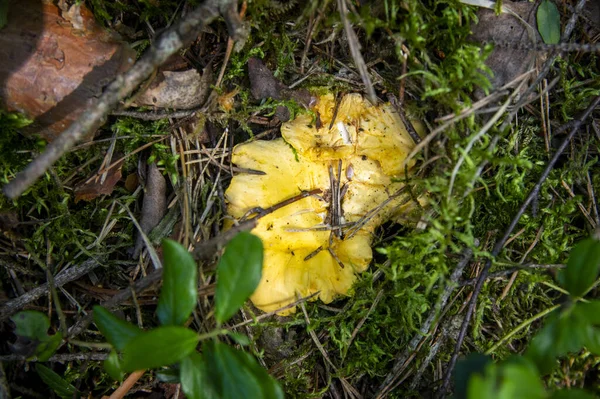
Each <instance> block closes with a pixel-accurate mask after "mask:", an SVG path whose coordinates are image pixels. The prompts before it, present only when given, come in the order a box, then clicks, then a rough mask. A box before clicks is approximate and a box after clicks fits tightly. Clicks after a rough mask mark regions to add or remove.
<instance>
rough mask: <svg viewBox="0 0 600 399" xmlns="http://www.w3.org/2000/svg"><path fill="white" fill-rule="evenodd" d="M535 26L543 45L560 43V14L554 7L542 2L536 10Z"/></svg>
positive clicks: (551, 3)
mask: <svg viewBox="0 0 600 399" xmlns="http://www.w3.org/2000/svg"><path fill="white" fill-rule="evenodd" d="M536 18H537V26H538V31H539V32H540V35H541V36H542V39H543V40H544V43H546V44H557V43H558V42H560V13H559V12H558V8H556V5H555V4H554V3H553V2H551V1H549V0H543V1H542V3H541V4H540V6H539V7H538V10H537V17H536Z"/></svg>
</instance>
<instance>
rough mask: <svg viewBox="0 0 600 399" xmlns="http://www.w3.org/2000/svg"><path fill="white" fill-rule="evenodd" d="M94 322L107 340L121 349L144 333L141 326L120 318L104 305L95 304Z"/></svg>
mask: <svg viewBox="0 0 600 399" xmlns="http://www.w3.org/2000/svg"><path fill="white" fill-rule="evenodd" d="M94 322H95V323H96V326H97V327H98V329H99V330H100V332H101V333H102V335H104V337H105V338H106V340H107V341H108V342H109V343H110V344H111V345H112V346H114V347H115V348H116V349H117V350H120V351H121V350H123V348H125V346H126V345H127V343H129V341H131V340H132V339H133V338H135V337H137V336H139V335H140V334H142V333H143V331H142V330H141V329H140V328H139V327H137V326H135V325H133V324H131V323H128V322H126V321H125V320H121V319H119V318H118V317H117V316H115V315H114V314H112V313H111V312H109V311H108V310H106V309H104V308H103V307H102V306H94Z"/></svg>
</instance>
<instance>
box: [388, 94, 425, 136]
mask: <svg viewBox="0 0 600 399" xmlns="http://www.w3.org/2000/svg"><path fill="white" fill-rule="evenodd" d="M388 101H389V102H390V104H392V107H394V109H395V110H396V113H397V114H398V116H400V120H402V123H403V124H404V127H405V128H406V131H407V132H408V134H409V135H410V137H411V138H412V139H413V141H414V142H415V144H419V143H420V142H421V136H419V133H417V131H416V130H415V127H414V126H413V124H412V123H411V121H410V120H409V119H408V118H407V117H406V113H405V112H404V108H402V105H401V104H399V103H398V99H397V98H396V96H395V95H393V94H389V95H388Z"/></svg>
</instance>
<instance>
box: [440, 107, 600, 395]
mask: <svg viewBox="0 0 600 399" xmlns="http://www.w3.org/2000/svg"><path fill="white" fill-rule="evenodd" d="M598 104H600V96H598V97H596V99H594V101H592V103H591V104H590V106H589V107H588V108H587V109H586V110H585V111H584V112H583V114H582V115H581V117H580V118H578V119H577V121H576V123H575V125H574V126H573V128H572V129H571V131H570V132H569V135H568V136H567V137H566V138H565V139H564V141H563V142H562V143H561V145H560V147H558V149H557V150H556V152H555V153H554V156H553V157H552V159H551V160H550V161H549V162H548V165H547V166H546V169H544V171H543V172H542V175H541V176H540V178H539V180H538V181H537V183H536V184H535V186H534V187H533V189H532V190H531V192H530V193H529V195H528V196H527V198H526V199H525V202H524V203H523V205H521V208H520V209H519V210H518V212H517V214H516V215H515V216H514V218H513V219H512V221H511V222H510V225H509V226H508V228H507V229H506V231H505V232H504V236H503V237H502V238H501V239H500V240H499V241H498V242H497V243H496V245H495V246H494V249H493V251H492V254H491V255H492V257H491V258H490V259H488V260H487V261H486V263H485V266H484V267H483V270H482V271H481V274H480V275H479V278H478V279H477V283H476V284H475V288H474V289H473V295H472V297H471V301H470V302H469V306H468V308H467V313H466V314H465V318H464V319H463V322H462V325H461V328H460V332H459V334H458V337H457V339H456V346H455V347H454V352H453V354H452V358H451V359H450V362H449V363H448V368H447V370H446V374H445V375H444V382H443V384H442V387H441V388H440V391H439V396H440V397H444V396H445V395H446V392H447V391H448V387H449V385H450V378H451V376H452V371H453V370H454V366H455V365H456V361H457V359H458V354H459V353H460V348H461V346H462V343H463V341H464V340H465V337H466V334H467V328H468V326H469V322H470V321H471V316H472V315H473V311H474V310H475V305H476V303H477V298H478V296H479V293H480V292H481V289H482V287H483V282H484V281H485V279H486V277H487V275H488V273H489V271H490V268H491V267H492V259H493V258H495V257H496V256H498V254H499V253H500V251H501V250H502V248H504V245H505V243H506V241H508V239H509V237H510V235H511V234H512V232H513V230H514V229H515V227H516V226H517V223H519V220H520V219H521V216H523V214H524V213H525V211H526V210H527V208H528V207H529V205H530V204H531V203H532V202H533V200H534V199H535V198H537V196H538V194H539V191H540V189H541V187H542V184H543V183H544V181H546V178H547V177H548V175H549V174H550V172H551V171H552V169H554V165H555V164H556V162H557V161H558V158H559V157H560V156H561V154H562V153H563V151H564V150H565V149H566V148H567V146H568V145H569V143H570V142H571V140H572V139H573V137H574V136H575V134H576V133H577V131H578V130H579V128H580V127H581V125H582V124H583V122H584V121H585V120H586V119H587V118H588V117H589V116H590V114H591V113H592V112H593V111H594V110H595V109H596V107H597V106H598Z"/></svg>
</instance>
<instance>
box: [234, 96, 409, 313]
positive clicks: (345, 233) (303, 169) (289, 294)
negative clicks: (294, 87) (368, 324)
mask: <svg viewBox="0 0 600 399" xmlns="http://www.w3.org/2000/svg"><path fill="white" fill-rule="evenodd" d="M335 108H336V104H335V100H334V97H333V96H332V95H325V96H322V97H320V98H319V100H318V102H317V104H316V105H315V107H314V112H315V114H316V115H317V119H316V120H314V119H315V118H313V117H312V116H311V115H308V114H303V115H300V116H298V117H297V118H296V119H294V120H292V121H290V122H287V123H284V124H283V125H282V127H281V134H282V136H283V138H281V139H276V140H272V141H261V140H257V141H254V142H251V143H248V144H241V145H238V146H236V147H235V149H234V151H233V155H232V162H233V163H234V164H236V165H237V166H238V167H240V168H243V169H247V170H255V171H260V172H263V174H256V173H240V174H238V175H236V176H234V177H233V179H232V181H231V184H230V186H229V188H228V189H227V191H226V193H225V196H226V199H227V201H228V208H227V209H228V212H229V214H230V215H231V216H232V217H233V218H238V219H239V218H241V217H243V216H244V215H245V214H246V213H247V212H248V211H250V210H252V209H255V208H262V209H266V208H269V207H271V206H274V205H277V204H279V203H281V202H282V201H285V200H289V199H291V198H300V194H302V193H306V192H309V191H312V192H313V193H315V192H318V193H319V194H314V195H310V196H306V197H304V198H300V199H298V200H297V201H293V202H291V203H290V204H287V205H285V206H283V207H280V208H279V209H277V210H275V211H273V212H271V213H269V214H267V215H265V216H263V217H262V218H260V220H259V221H258V225H257V227H256V228H254V230H253V231H252V232H253V233H254V234H256V235H258V236H259V237H260V238H261V239H262V241H263V245H264V248H265V253H264V264H263V275H262V279H261V282H260V284H259V286H258V288H257V290H256V291H255V292H254V294H253V295H252V297H251V300H252V302H253V303H254V305H255V306H256V307H258V308H259V309H261V310H263V311H267V312H268V311H273V310H276V309H279V308H281V307H283V306H286V305H288V304H290V303H292V302H294V301H295V300H297V299H298V298H299V297H304V296H308V295H311V294H314V293H317V292H318V293H319V294H318V297H319V298H320V299H321V300H322V301H323V302H325V303H329V302H331V301H332V300H334V299H335V298H336V297H338V296H340V295H348V294H349V291H350V289H351V288H352V284H353V283H354V281H355V279H356V274H357V273H360V272H362V271H364V270H365V269H366V268H367V267H368V266H369V263H370V262H371V259H372V251H371V242H372V238H373V232H374V230H375V229H376V228H377V226H379V225H380V224H381V223H383V222H385V221H387V220H390V219H391V218H394V217H396V216H398V215H400V214H402V213H406V212H407V211H408V210H409V209H411V208H413V204H412V203H411V202H410V199H409V198H410V197H409V196H408V194H407V193H404V192H403V184H402V183H399V182H397V181H396V180H395V178H401V177H402V175H403V173H404V170H403V167H402V163H403V161H404V160H405V159H406V156H407V155H408V153H409V152H410V151H411V150H412V148H413V146H414V142H413V141H412V139H411V137H410V135H409V134H408V133H407V131H406V129H405V127H404V125H403V124H402V121H401V120H400V117H399V116H398V115H397V114H396V113H395V112H394V110H393V108H392V107H391V106H389V105H379V106H372V105H371V104H370V103H369V102H368V101H366V100H364V99H363V97H362V96H361V95H358V94H349V95H346V96H344V97H343V98H342V100H341V102H340V104H339V105H338V108H337V111H336V109H335ZM334 117H335V119H334V121H333V123H332V118H334ZM318 125H320V126H318ZM408 166H409V168H410V167H411V166H412V163H409V164H408ZM293 311H294V309H293V308H292V309H291V310H288V311H286V312H282V314H287V313H290V312H293Z"/></svg>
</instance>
